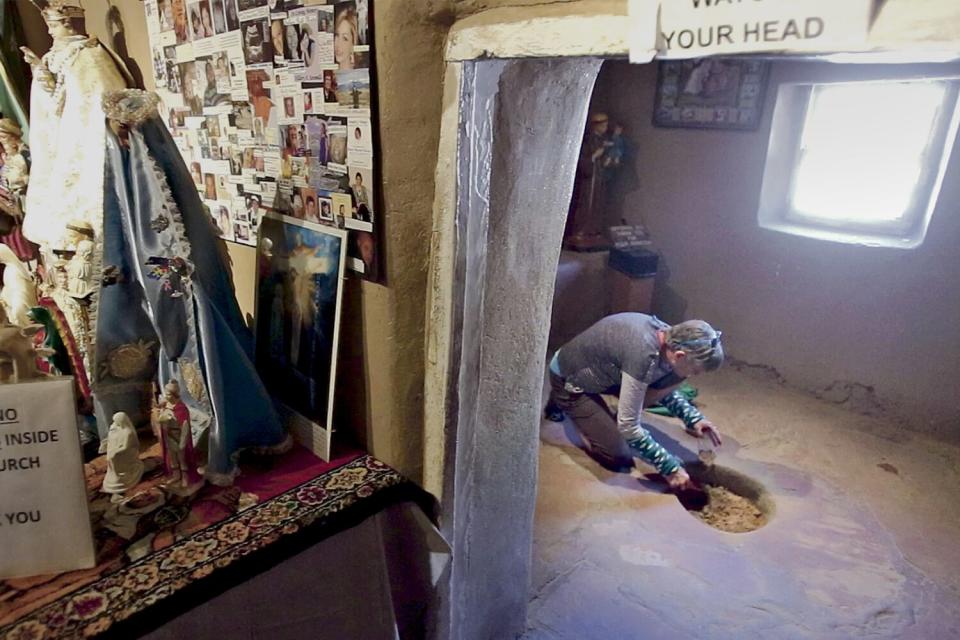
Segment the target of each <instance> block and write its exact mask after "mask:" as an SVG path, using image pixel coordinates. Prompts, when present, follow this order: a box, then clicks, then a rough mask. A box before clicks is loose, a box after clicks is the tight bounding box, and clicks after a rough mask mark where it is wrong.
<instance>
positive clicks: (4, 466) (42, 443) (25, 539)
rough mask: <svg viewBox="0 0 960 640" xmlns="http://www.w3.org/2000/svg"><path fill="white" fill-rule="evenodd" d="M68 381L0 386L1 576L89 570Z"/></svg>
mask: <svg viewBox="0 0 960 640" xmlns="http://www.w3.org/2000/svg"><path fill="white" fill-rule="evenodd" d="M75 407H76V404H75V401H74V395H73V380H72V379H71V378H66V377H63V378H46V379H41V380H37V381H31V382H24V383H20V384H0V549H2V550H3V551H2V552H0V577H4V578H12V577H18V576H32V575H38V574H47V573H59V572H62V571H69V570H72V569H87V568H90V567H92V566H94V564H95V556H94V546H93V534H92V531H91V527H90V513H89V509H88V506H87V490H86V482H85V480H84V475H83V460H82V458H81V452H80V437H79V435H78V433H77V417H76V411H75Z"/></svg>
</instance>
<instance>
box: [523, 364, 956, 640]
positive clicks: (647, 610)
mask: <svg viewBox="0 0 960 640" xmlns="http://www.w3.org/2000/svg"><path fill="white" fill-rule="evenodd" d="M695 382H696V384H697V386H698V387H699V388H700V390H701V395H700V400H701V406H702V407H703V409H704V412H705V413H706V414H707V415H708V416H710V418H711V419H712V420H713V421H714V422H715V423H716V424H718V425H719V426H720V427H721V429H722V430H723V432H724V434H725V435H726V442H725V444H724V447H723V449H722V450H721V453H720V456H719V458H718V460H717V463H718V464H721V465H725V466H727V467H731V468H733V469H736V470H738V471H740V472H742V473H745V474H747V475H749V476H751V477H753V478H755V479H757V480H759V481H760V482H762V483H764V484H765V486H766V487H767V489H768V490H769V491H770V492H771V493H772V495H773V498H774V500H775V502H776V513H775V514H774V516H773V518H772V520H771V522H770V523H769V524H768V525H767V526H766V527H764V528H762V529H760V530H758V531H755V532H752V533H745V534H730V533H722V532H720V531H717V530H715V529H712V528H710V527H708V526H707V525H705V524H703V523H702V522H700V521H699V520H697V519H695V518H694V517H693V516H691V515H690V514H689V513H687V512H686V511H685V510H684V509H683V507H682V506H681V505H680V504H679V502H678V501H677V500H676V498H675V497H674V496H672V495H668V494H664V493H663V492H662V490H661V488H660V487H659V486H658V485H656V484H654V483H652V482H650V481H648V480H646V479H645V478H643V476H642V475H641V474H639V473H638V472H636V471H634V475H633V476H631V475H630V474H626V473H613V472H610V471H607V470H605V469H603V468H602V467H601V466H599V465H598V464H597V463H596V462H594V461H593V460H592V459H591V458H590V457H588V456H587V454H586V453H584V452H583V451H582V450H581V449H579V448H578V446H577V444H578V442H579V441H578V439H577V437H576V435H575V433H574V432H573V431H572V430H571V428H570V425H569V423H563V424H554V423H549V422H544V423H543V425H542V427H541V440H542V446H541V451H540V482H539V485H540V487H539V496H538V500H537V514H536V527H535V535H534V561H533V584H532V597H531V603H530V610H529V617H528V627H529V628H528V631H527V633H526V634H525V635H524V638H528V639H530V640H533V639H543V640H550V639H552V640H560V639H564V640H566V639H569V640H573V639H577V640H588V639H592V638H597V639H603V640H613V639H618V640H619V639H628V638H643V639H648V638H649V639H656V638H677V637H683V636H686V637H690V638H710V639H711V640H712V639H720V638H736V639H738V640H740V639H748V638H764V639H771V638H775V639H780V638H817V639H820V638H856V637H867V636H869V637H876V638H954V637H960V544H957V541H958V539H960V534H958V529H960V526H958V525H960V500H958V498H957V495H956V492H957V489H958V488H960V448H958V447H957V446H953V445H948V444H944V443H941V442H937V441H935V440H932V439H930V438H927V437H924V436H921V435H917V434H914V433H911V432H907V431H904V430H902V429H898V428H897V425H896V424H893V423H890V422H885V421H882V420H878V419H874V418H869V417H865V416H862V415H857V414H854V413H850V412H848V411H846V410H844V409H843V408H841V407H838V406H835V405H831V404H829V403H825V402H823V401H820V400H817V399H816V398H813V397H812V396H809V395H806V394H803V393H800V392H797V391H793V390H790V389H788V388H785V387H783V386H781V385H779V384H778V383H777V382H776V381H775V380H772V379H768V378H764V377H758V375H757V374H755V373H750V372H741V371H737V370H735V369H725V370H723V371H721V372H719V373H715V374H709V375H706V376H703V377H702V378H698V379H697V380H696V381H695ZM649 422H650V424H651V426H652V427H653V429H654V430H655V435H657V437H658V439H659V440H660V441H661V443H663V444H664V445H667V446H668V447H669V448H672V449H673V450H674V451H675V452H678V453H681V454H683V455H685V456H687V457H691V458H692V457H693V455H694V453H695V451H694V453H691V452H690V451H689V450H687V449H685V448H686V447H691V446H693V447H694V450H695V448H696V447H695V445H694V444H693V442H694V441H693V440H692V439H690V438H689V437H687V436H686V435H684V434H683V432H682V430H681V429H680V427H679V423H678V422H677V421H675V420H672V419H664V418H658V417H657V416H652V415H650V416H649Z"/></svg>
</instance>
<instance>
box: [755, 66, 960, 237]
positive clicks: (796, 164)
mask: <svg viewBox="0 0 960 640" xmlns="http://www.w3.org/2000/svg"><path fill="white" fill-rule="evenodd" d="M958 115H960V112H958V109H957V83H956V82H955V81H954V80H950V79H918V80H890V81H882V82H849V83H835V84H784V85H781V86H780V88H779V90H778V94H777V104H776V107H775V110H774V116H773V124H772V127H771V136H770V145H769V147H768V150H767V161H766V166H765V169H764V176H763V186H762V188H761V193H760V207H759V215H758V219H759V222H760V226H762V227H765V228H768V229H774V230H776V231H782V232H786V233H793V234H797V235H803V236H808V237H814V238H819V239H823V240H832V241H837V242H850V243H859V244H868V245H876V246H888V247H890V246H892V247H902V248H912V247H915V246H917V245H919V244H920V243H921V242H923V238H924V235H925V234H926V230H927V225H928V224H929V221H930V215H931V214H932V213H933V209H934V207H935V205H936V201H937V195H938V193H939V190H940V183H941V182H942V180H943V174H944V171H945V170H946V165H947V161H948V160H949V156H950V151H951V148H952V146H953V139H954V137H955V135H956V131H957V124H958ZM797 123H800V126H799V127H798V126H797Z"/></svg>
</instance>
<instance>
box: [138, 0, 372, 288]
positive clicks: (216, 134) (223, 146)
mask: <svg viewBox="0 0 960 640" xmlns="http://www.w3.org/2000/svg"><path fill="white" fill-rule="evenodd" d="M371 5H372V1H371V0H345V1H343V2H329V3H323V2H317V1H316V0H147V1H146V2H145V6H146V10H147V24H148V27H149V30H150V41H151V50H152V55H153V66H154V74H155V77H156V84H157V93H158V94H159V95H160V97H161V98H162V99H163V103H164V106H165V109H164V111H163V113H164V114H165V116H166V117H167V125H168V127H169V128H170V131H171V133H172V134H173V136H174V140H175V141H176V144H177V146H178V148H179V149H180V152H181V153H182V155H183V158H184V161H185V162H186V165H187V167H189V169H190V173H191V175H192V176H193V179H194V182H195V183H196V185H197V190H198V192H199V193H200V196H201V197H202V198H203V200H204V202H205V204H206V205H207V207H208V208H209V211H210V215H211V217H212V219H213V222H214V224H215V225H216V226H217V228H218V229H219V231H220V233H221V236H222V237H223V238H224V239H225V240H227V241H230V242H237V243H241V244H247V245H252V246H253V245H256V244H257V240H258V238H257V236H258V228H259V224H260V219H261V217H262V216H263V215H264V213H266V212H274V213H277V214H279V215H281V216H285V217H287V218H290V219H295V220H299V221H304V222H308V223H316V224H323V225H329V226H334V227H337V228H340V229H344V230H346V231H347V234H348V250H347V267H349V268H350V269H352V270H354V271H357V272H359V273H361V274H363V276H364V277H365V278H368V279H371V280H379V279H380V274H381V271H382V270H381V269H380V256H379V255H378V254H379V251H378V246H379V242H378V241H377V235H375V234H379V233H381V229H379V224H380V220H381V218H380V217H379V216H378V215H377V214H378V213H379V211H378V206H377V202H375V200H374V192H375V189H374V185H375V180H376V179H377V176H376V175H375V171H374V169H375V165H374V153H375V146H374V142H373V135H374V130H375V125H374V122H373V120H372V109H371V91H372V87H371V78H370V63H371V56H372V44H373V33H372V30H371V25H370V21H369V18H370V15H371V10H372V6H371Z"/></svg>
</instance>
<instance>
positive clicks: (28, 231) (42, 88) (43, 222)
mask: <svg viewBox="0 0 960 640" xmlns="http://www.w3.org/2000/svg"><path fill="white" fill-rule="evenodd" d="M42 14H43V19H44V21H45V22H46V24H47V30H48V31H49V33H50V36H51V37H52V38H53V46H52V47H51V49H50V51H48V52H47V53H46V54H45V55H44V56H43V58H39V57H37V55H36V54H35V53H33V52H32V51H31V50H30V49H28V48H26V47H23V48H22V50H23V53H24V58H25V59H26V61H27V62H28V63H29V64H30V66H31V67H32V68H33V76H34V80H33V87H32V89H31V93H30V150H31V154H32V163H33V164H32V167H31V173H32V176H33V178H32V180H31V183H30V188H29V189H28V190H27V198H26V207H25V210H26V217H25V219H24V223H23V232H24V235H25V236H26V237H27V238H28V239H29V240H31V241H33V242H35V243H37V244H39V245H40V247H41V250H42V251H49V250H52V249H59V248H62V244H63V242H64V236H65V235H66V231H67V223H68V222H70V221H73V220H82V221H85V222H87V223H88V224H90V226H91V228H92V229H94V231H95V232H96V231H97V230H99V229H100V226H101V219H102V217H103V193H102V192H103V164H104V144H103V136H104V128H105V119H104V113H103V108H102V106H101V103H100V101H101V98H102V97H103V94H104V92H106V91H109V90H115V89H123V88H125V87H127V86H129V84H131V83H132V78H131V77H130V73H129V71H127V68H126V66H125V65H124V63H123V62H122V61H121V60H120V58H118V57H117V56H116V54H114V53H113V52H111V51H110V50H109V49H107V48H106V47H104V46H103V45H102V44H100V42H99V41H98V40H97V39H96V38H94V37H91V36H88V35H86V34H85V33H84V32H83V27H82V25H83V16H84V12H83V9H82V8H81V7H80V6H79V2H77V1H76V0H72V1H71V0H51V2H49V3H48V4H47V5H46V6H45V7H44V8H43V9H42Z"/></svg>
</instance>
